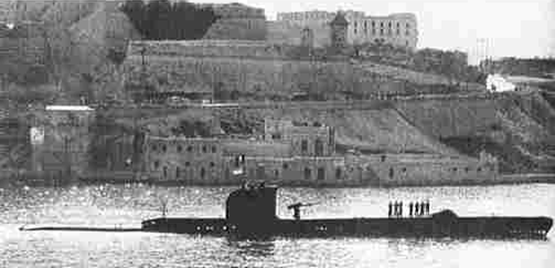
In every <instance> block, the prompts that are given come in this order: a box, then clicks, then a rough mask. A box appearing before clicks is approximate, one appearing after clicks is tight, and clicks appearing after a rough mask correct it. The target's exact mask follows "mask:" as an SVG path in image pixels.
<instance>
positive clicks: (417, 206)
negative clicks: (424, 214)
mask: <svg viewBox="0 0 555 268" xmlns="http://www.w3.org/2000/svg"><path fill="white" fill-rule="evenodd" d="M418 213H420V203H418V202H414V216H415V217H418V216H419V215H418Z"/></svg>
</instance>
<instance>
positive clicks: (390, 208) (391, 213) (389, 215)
mask: <svg viewBox="0 0 555 268" xmlns="http://www.w3.org/2000/svg"><path fill="white" fill-rule="evenodd" d="M388 207H389V210H388V212H387V215H388V217H390V218H391V216H393V203H391V201H389V205H388Z"/></svg>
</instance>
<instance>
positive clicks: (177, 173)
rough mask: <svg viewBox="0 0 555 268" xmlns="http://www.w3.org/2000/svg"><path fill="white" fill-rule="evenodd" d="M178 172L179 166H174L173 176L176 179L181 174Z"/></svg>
mask: <svg viewBox="0 0 555 268" xmlns="http://www.w3.org/2000/svg"><path fill="white" fill-rule="evenodd" d="M179 173H180V170H179V167H175V178H176V179H177V178H179V176H180V175H181V174H179Z"/></svg>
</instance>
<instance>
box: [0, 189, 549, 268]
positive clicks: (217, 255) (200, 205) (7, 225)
mask: <svg viewBox="0 0 555 268" xmlns="http://www.w3.org/2000/svg"><path fill="white" fill-rule="evenodd" d="M231 190H233V189H232V188H227V187H156V186H145V185H119V186H113V185H98V186H79V187H67V188H47V187H18V188H0V267H188V266H202V267H230V266H235V267H243V266H248V267H380V266H386V267H389V266H396V267H454V266H457V267H482V266H486V265H488V266H493V265H495V266H503V267H522V266H524V265H525V266H526V267H551V265H550V264H552V263H554V262H555V256H554V254H553V252H555V242H554V240H555V237H554V231H553V230H552V231H551V233H550V234H549V239H548V240H546V241H537V240H503V241H500V240H478V239H475V240H473V239H469V240H460V239H459V240H453V239H386V238H330V239H320V238H310V239H309V238H299V239H292V238H279V237H278V238H274V239H268V240H237V239H232V238H215V237H201V236H196V235H178V234H156V233H140V232H137V233H85V232H19V231H18V230H17V228H18V227H19V226H21V225H22V224H48V225H49V224H73V225H96V226H113V225H114V224H122V225H125V226H134V225H135V226H136V225H137V224H139V223H140V221H141V220H143V219H145V218H149V217H156V216H159V215H160V202H161V200H167V201H168V208H169V215H171V216H188V217H223V216H224V201H225V198H226V196H227V194H228V193H229V192H230V191H231ZM391 200H403V201H404V202H405V203H408V202H409V201H419V200H430V202H431V204H432V209H431V210H432V211H436V210H440V209H443V208H450V209H453V210H454V211H455V212H456V213H458V214H459V215H491V214H497V215H522V216H537V215H546V216H550V217H554V218H555V185H544V184H533V185H518V186H488V187H429V188H396V189H377V188H347V189H310V188H285V189H280V191H279V192H278V214H279V216H280V217H282V218H289V217H291V215H290V211H289V210H287V209H286V206H287V205H288V204H291V203H294V202H299V201H302V202H317V203H318V204H319V205H317V206H313V207H308V208H306V210H304V211H303V216H304V217H306V218H321V217H383V216H386V215H387V203H388V202H389V201H391ZM255 216H256V215H253V217H255Z"/></svg>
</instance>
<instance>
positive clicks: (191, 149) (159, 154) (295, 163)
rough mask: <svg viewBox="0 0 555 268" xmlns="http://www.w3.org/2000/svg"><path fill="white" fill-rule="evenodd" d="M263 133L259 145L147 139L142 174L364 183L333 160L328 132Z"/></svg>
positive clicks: (288, 127)
mask: <svg viewBox="0 0 555 268" xmlns="http://www.w3.org/2000/svg"><path fill="white" fill-rule="evenodd" d="M265 129H266V131H267V132H266V133H265V135H264V139H263V140H237V139H212V138H185V137H153V136H149V137H147V140H146V143H145V153H146V154H145V156H146V157H145V160H146V161H145V164H144V167H145V171H146V173H147V175H148V176H149V177H150V178H151V179H155V180H158V181H172V182H175V183H198V184H214V183H222V184H232V183H239V182H241V181H242V180H252V179H257V180H260V179H261V180H268V181H274V182H282V183H286V184H297V185H318V184H321V185H324V184H327V185H357V184H363V183H364V182H363V181H361V180H362V179H369V178H370V177H369V176H363V174H362V173H357V172H360V170H359V169H356V168H353V167H351V166H350V165H349V163H348V160H347V159H346V158H345V157H343V156H338V155H336V154H335V149H334V143H333V141H332V140H333V129H332V128H331V127H329V126H324V125H321V124H318V123H316V124H314V123H312V124H308V123H305V124H298V123H293V122H292V121H281V120H267V121H266V122H265ZM366 182H367V183H368V181H366Z"/></svg>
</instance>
